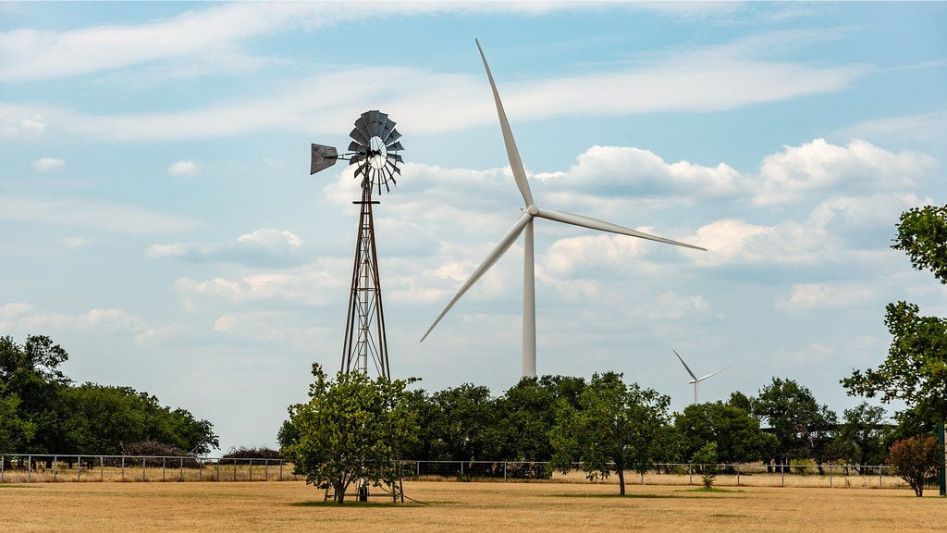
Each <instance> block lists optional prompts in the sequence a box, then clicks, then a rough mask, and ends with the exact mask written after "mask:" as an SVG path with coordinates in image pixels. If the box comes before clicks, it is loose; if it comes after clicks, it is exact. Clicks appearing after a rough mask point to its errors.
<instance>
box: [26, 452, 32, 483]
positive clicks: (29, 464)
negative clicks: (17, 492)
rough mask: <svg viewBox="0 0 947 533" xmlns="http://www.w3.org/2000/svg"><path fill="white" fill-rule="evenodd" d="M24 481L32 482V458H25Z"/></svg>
mask: <svg viewBox="0 0 947 533" xmlns="http://www.w3.org/2000/svg"><path fill="white" fill-rule="evenodd" d="M26 480H27V481H33V456H32V455H28V456H27V457H26Z"/></svg>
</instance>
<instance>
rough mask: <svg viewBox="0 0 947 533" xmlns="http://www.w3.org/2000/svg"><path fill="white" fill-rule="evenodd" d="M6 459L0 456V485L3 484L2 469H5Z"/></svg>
mask: <svg viewBox="0 0 947 533" xmlns="http://www.w3.org/2000/svg"><path fill="white" fill-rule="evenodd" d="M6 465H7V458H6V457H4V456H2V455H0V483H2V482H3V469H4V468H6Z"/></svg>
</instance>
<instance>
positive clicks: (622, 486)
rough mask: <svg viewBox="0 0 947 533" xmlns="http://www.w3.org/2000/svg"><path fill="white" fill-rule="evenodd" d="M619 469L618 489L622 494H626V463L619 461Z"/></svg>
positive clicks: (617, 466)
mask: <svg viewBox="0 0 947 533" xmlns="http://www.w3.org/2000/svg"><path fill="white" fill-rule="evenodd" d="M615 467H616V468H617V469H618V491H619V494H621V495H622V496H624V495H625V465H623V464H621V463H618V464H616V465H615Z"/></svg>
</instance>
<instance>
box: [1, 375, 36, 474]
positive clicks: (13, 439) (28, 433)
mask: <svg viewBox="0 0 947 533" xmlns="http://www.w3.org/2000/svg"><path fill="white" fill-rule="evenodd" d="M0 393H2V391H0ZM18 404H19V400H18V399H17V398H15V397H12V396H11V397H7V398H4V397H2V396H0V453H14V452H17V451H19V450H22V449H23V448H24V446H25V444H26V443H27V442H29V440H30V439H31V438H33V433H34V432H35V431H36V426H35V425H33V424H32V423H30V422H27V421H26V420H23V419H22V418H20V416H19V413H18V412H17V407H18ZM2 460H3V458H0V461H2Z"/></svg>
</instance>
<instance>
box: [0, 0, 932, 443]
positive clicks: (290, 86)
mask: <svg viewBox="0 0 947 533" xmlns="http://www.w3.org/2000/svg"><path fill="white" fill-rule="evenodd" d="M944 27H947V6H944V5H943V4H880V3H879V4H876V3H870V4H849V3H841V4H820V3H816V4H799V3H789V4H763V3H726V4H709V3H700V4H666V3H659V4H603V5H596V6H582V5H575V4H555V3H528V4H507V3H473V4H458V3H445V4H396V3H386V4H364V3H355V4H349V5H347V6H344V7H343V6H338V5H321V4H300V3H297V4H208V3H202V4H187V3H155V4H148V3H135V4H121V3H102V4H73V3H66V4H52V3H50V4H43V3H27V4H0V157H2V160H3V161H4V163H5V164H4V165H3V168H2V170H0V253H2V254H3V257H4V259H5V260H4V261H2V262H0V332H2V333H5V334H12V335H14V336H15V337H16V338H17V339H18V340H21V341H22V339H23V338H24V336H25V335H26V334H28V333H44V334H49V335H51V336H53V337H54V338H55V339H56V340H57V341H58V342H60V343H62V344H63V345H64V346H65V347H66V348H67V349H68V350H69V352H70V354H71V356H72V359H71V360H70V361H69V363H68V366H67V371H68V373H69V375H71V376H73V377H74V378H76V379H77V380H80V381H83V380H92V381H96V382H100V383H108V384H124V385H130V386H133V387H136V388H138V389H142V390H147V391H149V392H152V393H154V394H156V395H158V397H159V398H161V400H162V401H164V402H166V403H169V404H172V405H175V406H185V407H187V408H189V409H191V410H192V411H193V412H195V413H196V414H197V415H199V416H201V417H205V418H208V419H210V420H212V421H213V422H214V423H215V424H216V427H217V429H218V430H219V432H220V434H221V437H222V444H223V446H224V447H225V448H226V447H229V446H231V445H241V444H243V445H273V444H275V432H276V429H277V428H278V425H279V423H280V421H281V420H282V419H283V417H284V415H285V407H286V406H287V405H288V404H290V403H292V402H296V401H301V400H302V399H303V398H304V397H305V393H306V386H307V382H308V379H309V374H308V370H309V366H310V364H311V363H312V362H313V361H318V362H320V363H322V364H323V365H324V366H326V367H328V368H330V369H334V368H336V366H337V365H338V361H339V358H340V353H339V352H340V350H341V336H342V330H343V327H344V318H345V317H344V315H345V305H346V302H347V283H348V275H349V269H350V261H351V258H350V257H349V255H350V253H351V250H352V240H353V239H354V236H355V235H354V233H355V232H354V226H355V221H356V212H355V211H354V210H353V206H352V205H351V203H350V201H351V200H352V199H355V198H356V196H357V194H358V190H357V187H356V185H355V183H354V181H353V180H352V175H351V173H350V172H348V171H346V170H345V169H343V168H341V167H335V168H333V169H331V170H329V171H326V172H323V173H321V174H317V175H315V176H312V177H310V176H308V170H307V169H308V157H309V149H308V143H310V142H319V143H323V144H334V145H338V146H343V147H344V146H345V145H346V144H347V142H348V140H347V137H346V135H347V133H348V131H349V130H350V128H351V123H352V121H354V119H355V118H357V117H358V115H359V114H360V113H361V112H362V111H364V110H366V109H373V108H378V109H381V110H382V111H385V112H387V113H389V114H390V116H391V118H392V119H394V120H395V121H397V122H398V128H399V131H401V132H402V133H403V134H404V139H403V144H404V146H405V147H406V151H405V153H404V157H405V160H406V165H405V167H404V176H403V179H402V180H401V181H400V187H399V188H398V190H397V191H395V192H394V193H393V194H391V195H390V196H386V197H384V198H382V199H381V200H382V204H381V205H380V206H379V207H378V209H377V211H376V217H377V225H378V233H379V235H378V238H379V253H380V254H381V274H382V283H383V286H384V290H385V296H386V300H385V306H386V311H387V322H388V327H389V345H390V350H391V367H392V370H393V373H394V374H395V375H397V376H401V377H406V376H417V377H420V378H422V379H423V382H422V384H423V386H424V387H425V388H427V389H440V388H443V387H448V386H455V385H458V384H460V383H463V382H468V381H469V382H474V383H478V384H484V385H488V386H490V387H491V388H492V389H493V390H494V391H495V392H500V391H502V390H504V389H505V388H507V387H509V386H510V385H512V384H514V383H515V382H516V381H517V379H518V377H519V372H520V353H519V351H520V347H519V338H520V305H521V300H520V292H521V276H522V272H521V269H522V248H521V247H520V245H519V244H516V245H514V247H513V248H511V250H510V251H509V252H508V253H507V255H506V256H505V257H504V259H502V260H501V261H500V262H499V263H497V265H496V266H495V267H494V269H493V270H492V271H491V273H490V274H488V275H487V276H486V277H485V278H484V279H483V280H481V282H480V283H479V284H478V285H477V286H476V287H475V288H474V289H473V290H471V292H470V293H468V295H467V296H465V297H464V299H463V300H461V302H460V304H458V306H457V307H455V309H454V310H453V311H452V312H451V314H450V315H448V317H447V318H446V319H445V320H444V321H443V322H442V323H441V324H440V325H439V326H438V328H437V329H436V330H435V331H434V333H433V334H432V336H431V337H430V338H429V339H428V340H427V341H425V343H424V344H423V345H419V344H418V342H417V340H418V338H419V337H420V335H421V334H422V333H423V332H424V330H426V329H427V326H428V325H429V324H430V321H431V320H433V318H434V317H435V316H436V315H437V313H438V312H439V311H440V309H441V308H442V307H443V305H444V304H445V303H446V302H447V300H448V299H449V298H450V296H451V295H452V294H453V292H454V291H455V290H456V289H457V288H458V287H459V285H460V283H462V282H463V280H464V279H465V278H466V277H467V275H469V273H470V272H472V270H473V268H474V267H475V266H476V265H477V263H479V261H480V260H481V259H482V257H483V256H484V255H486V253H487V252H488V251H489V249H490V248H491V247H492V246H493V244H494V243H495V242H496V241H497V240H499V238H500V237H501V236H502V235H503V234H504V233H505V231H506V230H507V229H508V227H509V226H510V225H512V223H513V222H514V221H515V219H516V218H517V217H518V216H519V209H520V208H521V201H520V200H519V196H518V194H517V191H516V187H515V185H514V184H513V181H512V178H511V177H510V175H509V169H508V168H507V164H508V163H507V161H506V154H505V152H504V149H503V144H502V139H501V137H500V133H499V128H498V127H497V124H496V115H495V112H494V111H493V109H492V99H491V95H490V92H489V86H488V84H487V81H486V77H485V75H484V74H483V71H482V66H481V64H480V62H479V56H478V55H477V52H476V48H475V46H474V43H473V40H474V38H475V37H478V38H479V39H480V40H481V43H482V44H483V46H484V49H485V51H486V53H487V57H488V58H489V60H490V62H491V66H492V68H493V71H494V75H495V77H496V79H497V84H498V86H499V90H500V92H501V95H502V96H503V98H504V103H505V104H506V110H507V113H508V115H509V117H510V121H511V123H512V126H513V130H514V134H515V136H516V139H517V142H518V144H519V149H520V153H521V154H522V156H523V160H524V162H525V164H526V166H527V170H528V171H529V172H530V174H531V178H530V179H531V183H532V188H533V195H534V196H535V197H536V200H537V202H538V203H539V205H540V206H543V207H549V208H554V209H562V210H566V211H574V212H579V213H583V214H586V215H590V216H594V217H597V218H604V219H606V220H610V221H612V222H615V223H618V224H622V225H626V226H629V227H634V228H639V229H643V230H645V231H651V232H654V233H657V234H659V235H662V236H666V237H669V238H675V239H680V240H685V241H688V242H694V243H696V244H701V245H704V246H706V247H707V248H709V249H710V251H709V252H707V253H699V252H692V251H686V250H683V251H682V250H677V249H669V247H666V246H662V245H659V244H655V243H648V242H643V241H637V240H634V239H631V238H627V237H621V236H608V235H600V234H595V233H592V232H590V231H585V230H581V229H579V228H573V227H566V226H560V225H556V224H554V223H551V222H548V221H538V222H537V235H536V239H537V248H536V258H537V308H538V313H537V315H538V316H537V328H538V335H539V347H538V371H539V373H541V374H571V375H584V376H589V375H590V374H591V373H592V372H594V371H605V370H617V371H621V372H624V373H625V375H626V377H627V378H628V379H630V380H634V381H638V382H639V383H641V384H643V385H646V386H650V387H654V388H656V389H658V390H660V391H661V392H664V393H666V394H669V395H671V397H672V399H673V402H672V407H673V408H675V409H680V408H682V407H684V406H685V405H687V403H688V402H689V401H690V394H691V392H690V388H689V386H688V385H687V383H686V381H687V379H686V375H685V374H684V372H683V369H682V368H680V366H679V364H678V363H677V361H676V360H675V359H674V357H673V354H672V352H671V349H672V348H675V349H677V350H678V351H680V352H681V353H682V354H684V356H685V357H687V358H688V360H689V362H690V363H691V366H692V367H694V368H695V371H697V372H709V371H711V370H715V369H717V368H719V367H722V366H728V365H729V366H730V367H731V369H730V370H728V371H726V372H724V373H723V374H721V375H720V376H718V377H715V378H714V379H712V380H710V381H708V382H706V383H705V384H704V385H703V386H702V389H701V397H702V399H703V400H715V399H725V398H726V397H727V395H728V394H729V393H730V392H731V391H733V390H742V391H744V392H746V393H755V392H756V391H757V390H758V389H759V387H760V386H762V385H764V384H765V383H766V382H767V381H768V380H769V378H770V377H771V376H774V375H775V376H784V377H792V378H795V379H798V380H799V381H800V382H802V383H803V384H805V385H807V386H809V387H810V388H811V389H812V390H813V391H814V392H815V394H816V396H817V398H818V399H819V400H820V401H822V402H825V403H828V404H829V405H830V406H831V407H832V408H834V409H836V410H839V411H841V410H842V409H844V408H846V407H848V406H851V405H853V404H854V403H857V401H858V400H857V399H854V398H848V397H846V396H845V394H844V391H843V390H842V389H841V387H840V386H839V385H838V380H839V379H840V378H841V377H844V376H845V375H847V374H848V373H849V372H850V371H851V369H853V368H865V367H868V366H873V365H876V364H877V363H879V362H880V361H881V360H882V358H883V356H884V354H885V352H886V350H887V345H888V341H889V337H888V335H887V332H886V330H885V328H884V325H883V323H882V319H883V310H884V305H885V303H887V302H890V301H894V300H896V299H908V300H911V301H914V302H916V303H918V304H919V305H921V307H922V310H923V311H924V312H926V313H930V314H941V315H943V314H947V306H945V305H944V297H945V292H944V290H943V289H942V288H941V287H940V286H938V285H937V283H936V282H935V281H934V280H933V279H932V277H931V276H929V275H928V274H925V273H918V272H914V271H912V270H911V268H910V265H909V263H908V261H907V260H906V258H904V257H903V256H901V255H900V254H899V253H897V252H894V251H892V250H890V249H888V245H889V244H890V240H891V238H892V237H893V235H894V224H895V222H896V221H897V217H898V215H899V213H900V212H901V211H903V210H905V209H907V208H909V207H913V206H917V205H923V204H925V203H930V202H935V203H942V202H943V197H944V192H945V187H944V181H943V179H944V161H945V158H947V146H945V143H944V141H943V139H944V138H945V137H947V98H945V95H947V90H945V89H947V34H945V32H944V31H943V28H944Z"/></svg>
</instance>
